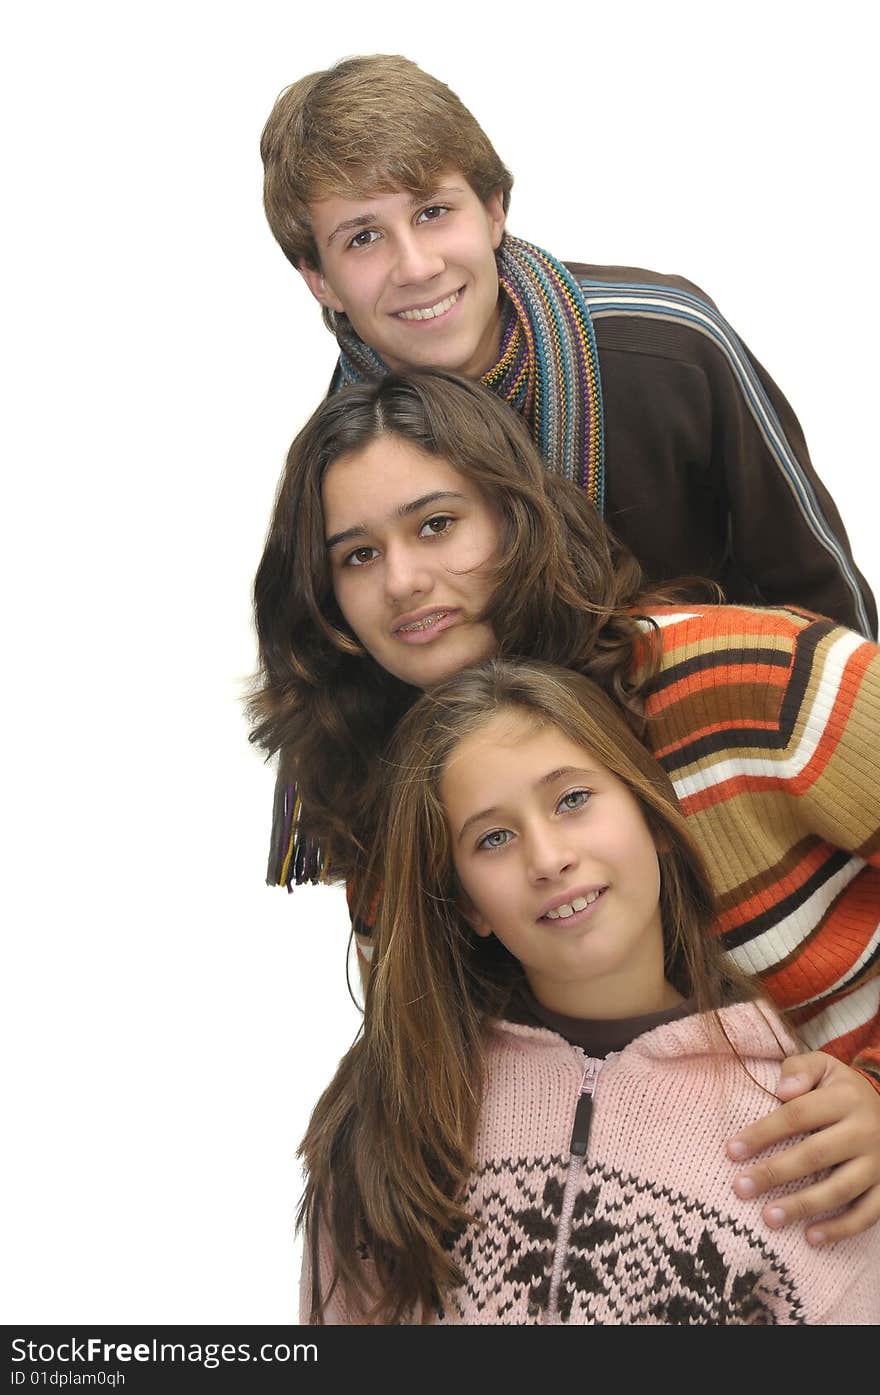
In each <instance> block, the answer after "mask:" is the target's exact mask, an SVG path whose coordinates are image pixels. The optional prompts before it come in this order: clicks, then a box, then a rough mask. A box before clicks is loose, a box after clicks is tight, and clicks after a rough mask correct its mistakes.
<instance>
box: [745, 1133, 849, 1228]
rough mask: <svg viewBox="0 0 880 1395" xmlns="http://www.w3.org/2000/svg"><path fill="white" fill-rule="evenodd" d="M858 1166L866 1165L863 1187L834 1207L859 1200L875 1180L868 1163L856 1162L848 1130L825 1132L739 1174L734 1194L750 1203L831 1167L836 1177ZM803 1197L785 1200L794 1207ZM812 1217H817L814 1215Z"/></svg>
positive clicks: (836, 1203) (810, 1137)
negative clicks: (765, 1194)
mask: <svg viewBox="0 0 880 1395" xmlns="http://www.w3.org/2000/svg"><path fill="white" fill-rule="evenodd" d="M857 1163H861V1164H863V1170H864V1174H865V1175H864V1179H863V1180H862V1184H861V1186H860V1187H858V1188H857V1190H855V1191H853V1192H851V1193H849V1195H847V1196H845V1197H843V1198H842V1199H841V1200H840V1201H838V1202H832V1203H831V1204H832V1205H838V1206H841V1205H845V1204H846V1202H848V1201H852V1200H853V1199H854V1197H857V1196H860V1195H861V1193H862V1192H863V1191H864V1190H865V1188H866V1187H869V1186H871V1185H873V1183H874V1182H875V1181H876V1178H875V1177H874V1175H873V1170H872V1168H871V1163H870V1161H869V1160H868V1159H866V1158H858V1159H853V1157H852V1150H851V1148H850V1147H849V1141H848V1137H847V1132H846V1129H845V1128H841V1127H838V1128H830V1129H825V1130H824V1131H823V1132H822V1133H817V1134H810V1135H809V1136H808V1137H807V1138H802V1139H801V1140H800V1141H799V1142H798V1143H793V1144H792V1145H791V1147H790V1148H785V1149H783V1151H782V1152H781V1153H774V1154H773V1156H772V1157H769V1158H762V1159H761V1161H760V1162H757V1163H755V1164H754V1166H752V1167H750V1168H748V1169H747V1170H746V1171H743V1172H739V1173H737V1175H736V1177H735V1178H734V1182H733V1190H734V1191H735V1192H736V1194H737V1196H739V1197H742V1198H744V1199H746V1198H748V1199H750V1198H751V1197H753V1196H762V1195H763V1193H764V1192H768V1191H772V1190H773V1189H774V1188H776V1187H784V1186H785V1185H786V1183H788V1182H799V1181H800V1180H801V1179H802V1178H804V1177H810V1176H813V1175H814V1174H815V1173H817V1172H824V1171H825V1170H826V1169H827V1168H829V1167H832V1168H835V1169H836V1172H835V1174H834V1175H835V1176H839V1175H842V1173H843V1171H844V1168H843V1167H841V1166H839V1164H847V1165H848V1166H854V1165H856V1164H857ZM829 1180H830V1179H829ZM800 1195H802V1193H800V1192H797V1193H793V1194H792V1195H791V1196H790V1197H787V1198H785V1200H786V1202H787V1203H789V1205H790V1206H791V1204H792V1203H794V1201H795V1197H796V1196H800ZM780 1204H781V1203H780ZM810 1214H811V1215H815V1214H816V1213H815V1211H813V1212H810Z"/></svg>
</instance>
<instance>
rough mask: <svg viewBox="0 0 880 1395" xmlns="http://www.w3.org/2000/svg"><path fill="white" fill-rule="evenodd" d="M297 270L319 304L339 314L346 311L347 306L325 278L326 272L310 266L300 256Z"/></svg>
mask: <svg viewBox="0 0 880 1395" xmlns="http://www.w3.org/2000/svg"><path fill="white" fill-rule="evenodd" d="M297 271H298V272H299V274H300V276H301V277H302V279H303V280H304V281H305V283H306V285H307V286H308V288H309V290H310V291H311V293H312V295H313V296H314V297H315V300H317V302H318V304H319V305H324V306H326V308H327V309H328V310H335V311H336V313H337V314H338V315H342V314H344V313H345V307H344V305H343V304H342V301H341V300H340V299H339V297H338V296H337V295H334V294H333V292H332V290H331V289H330V287H329V286H328V285H327V282H326V281H325V279H324V273H323V272H322V271H319V270H318V268H317V267H314V266H309V264H308V262H307V261H305V260H304V259H303V258H300V260H299V262H298V264H297Z"/></svg>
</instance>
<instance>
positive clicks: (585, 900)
mask: <svg viewBox="0 0 880 1395" xmlns="http://www.w3.org/2000/svg"><path fill="white" fill-rule="evenodd" d="M601 895H602V893H601V891H591V892H590V894H589V896H576V897H575V898H574V900H573V901H572V903H571V905H569V904H568V902H566V903H565V905H563V906H557V907H556V910H555V911H548V912H547V914H546V916H545V917H544V919H545V920H568V917H569V916H570V915H574V913H575V911H585V910H586V909H587V906H592V904H593V902H594V901H597V900H598V898H599V897H600V896H601Z"/></svg>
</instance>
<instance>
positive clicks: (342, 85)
mask: <svg viewBox="0 0 880 1395" xmlns="http://www.w3.org/2000/svg"><path fill="white" fill-rule="evenodd" d="M260 153H261V155H262V157H263V166H264V170H265V179H264V202H265V208H266V217H267V218H268V219H269V226H270V227H271V229H272V232H273V233H274V235H275V237H276V238H277V240H278V242H279V243H280V245H281V248H282V250H283V252H284V254H285V256H286V257H287V258H288V259H289V260H290V261H291V262H292V263H293V265H294V266H298V265H299V263H300V261H304V262H305V263H306V264H307V265H308V266H311V267H315V268H319V267H320V260H319V256H318V249H317V247H316V245H315V241H314V237H313V235H312V229H311V219H310V217H309V205H310V204H311V203H314V202H316V201H317V200H318V199H322V198H328V197H330V196H331V195H337V196H340V197H342V198H360V197H363V196H364V195H365V194H366V195H372V194H378V193H390V192H393V191H395V190H398V189H405V190H407V192H409V193H413V194H423V193H424V194H428V193H431V192H432V185H433V183H434V182H435V181H436V179H437V176H438V175H439V174H440V172H441V171H443V170H447V169H451V170H457V171H461V173H462V174H463V175H464V176H465V178H466V179H467V181H468V183H469V184H470V186H471V188H472V189H473V191H474V193H475V194H476V195H477V196H478V197H479V198H480V199H482V201H483V202H484V203H485V202H486V200H487V199H488V198H489V197H490V195H491V194H493V193H494V192H495V191H496V189H500V190H501V192H502V197H503V200H504V208H505V211H506V210H507V206H508V203H509V200H510V190H511V187H512V185H513V177H512V176H511V174H510V172H509V170H508V169H507V168H506V167H505V166H504V164H503V163H502V162H501V160H500V159H499V157H498V155H497V154H496V152H495V150H494V149H493V147H492V144H491V142H490V141H489V139H488V137H487V136H486V134H485V132H484V131H483V130H482V129H481V127H480V126H479V125H478V123H477V121H476V120H475V119H474V117H473V116H472V115H471V113H470V112H469V111H468V109H467V107H466V106H464V105H463V103H462V102H460V101H459V99H458V97H456V95H455V93H454V92H451V91H450V90H449V88H448V87H447V86H446V84H445V83H442V82H440V81H438V79H437V78H434V77H431V76H430V74H429V73H424V72H422V70H421V68H419V67H418V66H417V65H416V64H415V63H413V62H411V61H410V60H409V59H408V58H401V57H399V56H397V55H394V54H384V53H379V54H374V55H372V56H368V57H356V58H345V59H343V60H342V61H341V62H339V63H336V64H334V66H333V67H332V68H327V69H325V70H323V71H322V72H318V73H309V74H308V76H307V77H303V78H300V80H299V82H295V83H293V84H292V85H291V86H290V87H286V88H285V89H284V91H283V92H282V93H281V96H280V97H279V98H278V100H277V102H276V103H275V105H274V107H273V108H272V112H271V114H270V116H269V120H268V121H267V122H266V125H265V128H264V130H263V136H262V139H261V141H260Z"/></svg>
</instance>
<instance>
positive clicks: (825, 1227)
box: [806, 1187, 880, 1245]
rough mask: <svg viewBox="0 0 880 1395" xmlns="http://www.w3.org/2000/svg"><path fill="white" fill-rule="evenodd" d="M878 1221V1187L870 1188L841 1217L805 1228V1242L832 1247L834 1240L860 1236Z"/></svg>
mask: <svg viewBox="0 0 880 1395" xmlns="http://www.w3.org/2000/svg"><path fill="white" fill-rule="evenodd" d="M878 1221H880V1187H871V1188H870V1190H869V1191H867V1192H865V1193H864V1195H862V1196H860V1197H859V1199H858V1201H856V1202H855V1203H854V1205H852V1206H848V1207H847V1209H846V1210H845V1211H844V1213H843V1215H842V1216H833V1217H831V1218H830V1219H829V1220H824V1219H823V1220H822V1221H820V1222H819V1224H818V1225H811V1226H807V1232H806V1235H807V1240H808V1241H809V1243H810V1244H811V1245H833V1244H834V1242H835V1241H836V1240H845V1239H846V1238H847V1236H849V1235H861V1234H862V1232H863V1231H865V1230H869V1229H870V1227H871V1226H872V1225H876V1224H877V1222H878Z"/></svg>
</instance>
